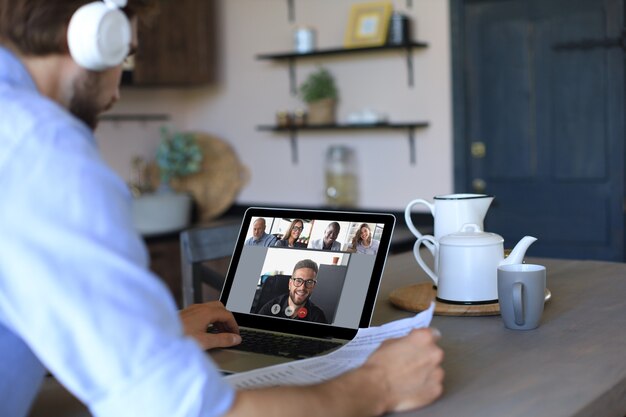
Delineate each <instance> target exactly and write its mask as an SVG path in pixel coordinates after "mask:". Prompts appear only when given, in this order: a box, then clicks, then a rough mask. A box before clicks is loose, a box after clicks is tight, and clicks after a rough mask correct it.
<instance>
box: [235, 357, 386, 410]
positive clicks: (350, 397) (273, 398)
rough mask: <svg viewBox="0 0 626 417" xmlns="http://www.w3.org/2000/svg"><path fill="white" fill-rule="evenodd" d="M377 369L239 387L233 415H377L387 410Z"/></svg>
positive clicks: (363, 369)
mask: <svg viewBox="0 0 626 417" xmlns="http://www.w3.org/2000/svg"><path fill="white" fill-rule="evenodd" d="M376 372H377V371H376V370H374V369H370V368H359V369H357V370H355V371H352V372H349V373H346V374H344V375H342V376H340V377H339V378H335V379H333V380H331V381H328V382H325V383H322V384H317V385H309V386H298V387H286V386H281V387H273V388H265V389H263V388H262V389H255V390H249V391H239V392H238V393H237V396H236V398H235V403H234V404H233V407H232V408H231V410H230V412H229V413H228V416H229V417H239V416H246V417H253V416H273V417H282V416H285V417H293V415H294V414H301V415H306V416H307V417H316V416H320V417H334V416H337V417H351V416H355V417H356V416H377V415H381V414H383V413H384V412H385V411H387V407H386V405H385V388H384V386H383V384H382V383H381V382H382V381H383V380H384V378H377V377H376Z"/></svg>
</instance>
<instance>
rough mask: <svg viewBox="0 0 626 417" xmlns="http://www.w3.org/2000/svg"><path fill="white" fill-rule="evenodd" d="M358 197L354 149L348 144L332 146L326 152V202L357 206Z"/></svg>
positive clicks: (335, 205)
mask: <svg viewBox="0 0 626 417" xmlns="http://www.w3.org/2000/svg"><path fill="white" fill-rule="evenodd" d="M358 197H359V193H358V177H357V166H356V158H355V154H354V150H353V149H351V148H349V147H347V146H341V145H337V146H331V147H330V148H328V151H327V152H326V204H328V205H329V206H331V207H355V206H356V205H357V202H358Z"/></svg>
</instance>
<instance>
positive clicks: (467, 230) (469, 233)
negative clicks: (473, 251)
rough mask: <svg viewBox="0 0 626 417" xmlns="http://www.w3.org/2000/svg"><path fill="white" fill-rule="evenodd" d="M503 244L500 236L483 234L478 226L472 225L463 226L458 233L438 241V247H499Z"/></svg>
mask: <svg viewBox="0 0 626 417" xmlns="http://www.w3.org/2000/svg"><path fill="white" fill-rule="evenodd" d="M503 242H504V239H503V238H502V236H500V235H497V234H495V233H489V232H483V231H482V230H481V229H480V226H478V225H477V224H474V223H468V224H464V225H463V227H461V230H459V231H458V232H456V233H452V234H450V235H446V236H443V237H442V238H441V239H439V244H440V245H447V246H491V245H499V244H502V243H503Z"/></svg>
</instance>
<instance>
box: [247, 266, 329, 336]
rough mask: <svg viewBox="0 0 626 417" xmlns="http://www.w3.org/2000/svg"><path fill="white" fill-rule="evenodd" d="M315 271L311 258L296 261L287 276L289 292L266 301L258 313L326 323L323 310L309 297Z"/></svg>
mask: <svg viewBox="0 0 626 417" xmlns="http://www.w3.org/2000/svg"><path fill="white" fill-rule="evenodd" d="M317 272H318V267H317V264H316V263H315V262H313V261H312V260H310V259H303V260H301V261H298V262H297V263H296V265H295V266H294V267H293V272H292V274H291V278H289V292H287V294H283V295H279V296H278V297H275V298H273V299H272V300H270V301H268V302H267V303H266V304H265V305H264V306H263V307H261V309H260V310H259V314H263V315H266V316H276V317H288V318H290V319H295V320H304V321H313V322H316V323H326V324H327V323H328V320H326V315H324V311H323V310H322V309H321V308H319V307H318V306H316V305H315V304H313V302H312V301H311V300H310V299H309V298H310V297H311V294H313V290H314V289H315V285H316V284H317Z"/></svg>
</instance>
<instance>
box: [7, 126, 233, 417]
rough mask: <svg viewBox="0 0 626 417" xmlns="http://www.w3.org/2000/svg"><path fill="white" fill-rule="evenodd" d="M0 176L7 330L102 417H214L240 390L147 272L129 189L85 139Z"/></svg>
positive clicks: (30, 149) (27, 156)
mask: <svg viewBox="0 0 626 417" xmlns="http://www.w3.org/2000/svg"><path fill="white" fill-rule="evenodd" d="M37 135H40V136H41V137H44V138H45V139H46V140H45V141H42V140H39V141H36V140H34V139H33V140H32V141H31V142H32V143H28V142H26V141H25V143H24V144H23V145H21V146H20V148H19V149H18V150H17V151H16V152H15V153H14V154H13V155H12V160H11V161H10V162H8V163H7V164H6V165H5V166H4V167H3V172H2V175H1V177H4V178H3V179H5V180H6V181H3V182H4V184H5V187H4V197H3V198H6V200H5V201H11V204H10V205H4V204H3V205H2V211H3V212H2V213H0V217H2V219H3V220H0V232H1V233H0V235H2V234H4V236H2V240H3V241H5V240H6V241H7V242H10V244H4V243H3V245H2V251H0V276H1V278H2V279H0V320H2V321H3V323H5V324H6V325H7V327H9V328H11V329H12V331H13V332H15V333H16V334H18V335H19V336H20V337H22V338H23V340H24V341H25V342H26V343H27V345H28V346H29V347H30V348H31V349H32V351H33V352H34V353H35V354H36V355H37V357H38V358H39V359H40V360H41V361H42V363H43V364H44V366H46V367H47V368H48V369H49V370H50V371H51V372H52V373H53V374H54V375H55V377H56V378H57V379H58V380H59V381H60V382H61V383H62V384H63V385H64V386H65V387H66V388H68V389H69V390H70V391H71V392H72V393H73V394H74V395H76V396H77V397H78V398H79V399H80V400H81V401H83V402H84V403H85V404H87V405H88V407H89V408H90V410H91V412H92V413H93V414H94V415H96V416H122V415H129V416H140V415H141V416H152V417H154V416H168V417H179V416H180V417H182V416H185V417H187V416H217V415H221V414H223V413H224V412H226V411H227V410H228V409H229V408H230V406H231V404H232V401H233V398H234V392H233V390H232V388H230V387H229V386H228V385H227V384H226V382H225V381H223V379H222V378H221V376H220V373H219V372H218V371H217V369H216V368H215V367H214V365H213V364H212V363H211V361H210V360H209V359H208V358H207V356H206V353H205V352H203V351H202V350H201V349H200V347H199V346H198V345H197V344H196V343H195V342H194V341H193V340H192V339H191V338H187V337H185V336H184V335H183V331H182V325H181V323H180V320H179V317H178V312H177V309H176V306H175V304H174V302H173V299H172V297H171V295H170V294H169V292H168V290H167V288H166V287H165V285H164V284H163V283H162V282H161V281H160V280H159V279H158V277H156V276H154V275H153V274H152V273H150V272H149V271H148V268H147V265H148V258H147V252H146V249H145V246H144V244H143V241H142V240H141V238H140V237H139V236H138V235H137V233H136V232H134V230H133V225H132V220H131V215H130V203H131V200H130V195H129V193H128V191H127V188H126V186H125V184H124V183H123V182H122V181H121V180H120V179H119V178H118V177H117V176H116V175H115V174H114V173H113V172H112V171H111V170H110V169H109V168H108V167H107V166H106V165H105V164H104V163H103V162H102V161H101V159H100V157H99V155H98V154H97V151H96V150H95V146H94V144H93V143H92V142H91V141H90V140H88V139H89V138H86V134H85V133H84V132H82V131H80V129H78V130H77V129H65V130H64V129H59V128H54V126H53V127H52V128H51V127H50V126H47V127H45V126H44V127H42V128H41V129H39V130H38V131H36V132H33V136H34V137H37Z"/></svg>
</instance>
